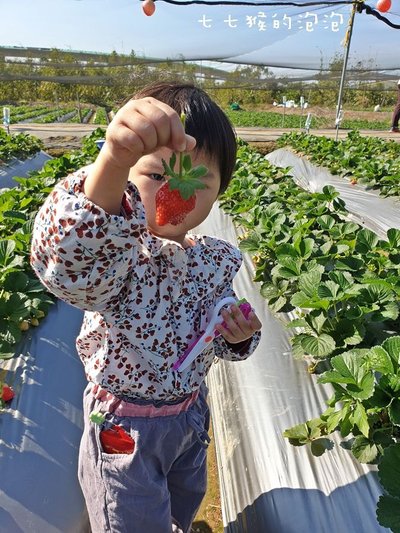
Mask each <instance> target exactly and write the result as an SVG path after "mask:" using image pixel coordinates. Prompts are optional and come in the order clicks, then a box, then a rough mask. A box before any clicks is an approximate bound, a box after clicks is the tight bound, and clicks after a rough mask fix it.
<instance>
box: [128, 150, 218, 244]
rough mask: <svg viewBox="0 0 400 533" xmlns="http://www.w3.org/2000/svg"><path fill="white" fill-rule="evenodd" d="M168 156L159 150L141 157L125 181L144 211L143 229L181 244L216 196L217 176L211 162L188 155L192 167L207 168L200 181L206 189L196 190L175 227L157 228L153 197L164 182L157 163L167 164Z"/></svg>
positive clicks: (160, 166) (165, 151) (161, 169)
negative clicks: (193, 202) (192, 202)
mask: <svg viewBox="0 0 400 533" xmlns="http://www.w3.org/2000/svg"><path fill="white" fill-rule="evenodd" d="M171 155H172V152H171V150H169V149H167V148H162V149H160V150H157V151H156V152H154V153H153V154H150V155H145V156H143V157H141V158H140V159H139V161H138V162H137V163H136V165H134V166H133V167H132V168H131V171H130V173H129V180H130V181H132V182H133V183H134V184H135V185H136V187H137V188H138V190H139V193H140V197H141V199H142V202H143V205H144V208H145V211H146V220H147V227H148V229H149V231H150V232H151V233H153V234H154V235H157V236H158V237H164V238H166V239H170V240H173V241H176V242H179V243H181V244H183V243H184V239H185V235H186V233H187V232H188V231H189V230H191V229H193V228H194V227H196V226H198V225H199V224H200V223H201V222H203V221H204V220H205V218H206V217H207V215H208V214H209V212H210V210H211V208H212V206H213V203H214V202H215V200H216V199H217V196H218V191H219V188H220V183H221V177H220V173H219V168H218V165H217V164H216V162H215V161H213V160H212V159H210V158H209V157H207V156H206V155H205V154H204V153H203V152H199V153H195V152H191V154H190V155H191V158H192V165H193V166H197V165H205V166H206V167H207V168H208V174H206V176H204V177H202V178H201V180H202V181H203V183H205V185H206V187H205V188H204V189H197V190H196V206H195V208H194V209H193V210H192V211H191V212H190V213H188V214H187V215H186V216H185V218H184V220H183V221H182V223H180V224H178V225H177V226H174V225H172V224H166V225H165V226H158V225H157V224H156V201H155V197H156V193H157V191H158V189H159V188H160V187H161V186H162V185H163V184H164V183H165V178H164V177H163V173H164V169H163V165H162V161H161V160H162V159H164V160H165V161H166V162H167V163H169V159H170V157H171ZM177 159H178V158H177ZM177 169H178V161H177V162H176V165H175V170H177ZM167 179H168V178H167Z"/></svg>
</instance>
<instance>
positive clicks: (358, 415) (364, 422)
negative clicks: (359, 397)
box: [353, 402, 370, 438]
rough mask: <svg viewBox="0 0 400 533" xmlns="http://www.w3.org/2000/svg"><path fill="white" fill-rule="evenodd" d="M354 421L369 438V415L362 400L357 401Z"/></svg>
mask: <svg viewBox="0 0 400 533" xmlns="http://www.w3.org/2000/svg"><path fill="white" fill-rule="evenodd" d="M353 422H354V424H355V425H356V426H357V427H358V429H359V430H360V431H361V433H362V434H363V435H364V437H367V438H368V436H369V430H370V427H369V423H368V417H367V413H366V411H365V408H364V406H363V405H362V403H360V402H357V405H356V408H355V409H354V412H353Z"/></svg>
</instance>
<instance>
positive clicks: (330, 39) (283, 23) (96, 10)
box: [0, 0, 400, 68]
mask: <svg viewBox="0 0 400 533" xmlns="http://www.w3.org/2000/svg"><path fill="white" fill-rule="evenodd" d="M392 2H393V8H392V11H393V13H392V19H393V22H395V23H397V24H398V23H400V17H399V16H398V14H396V12H397V13H398V12H399V11H400V0H392ZM370 5H371V6H372V7H374V5H375V2H371V3H370ZM307 9H308V11H307ZM349 12H350V8H349V6H327V7H324V8H321V7H315V8H310V7H309V8H304V9H299V8H291V7H289V6H284V7H272V6H271V7H268V8H266V7H261V6H255V7H250V6H241V7H238V6H183V5H181V6H174V5H171V4H167V3H165V2H162V1H158V2H156V13H155V15H153V16H152V17H146V16H145V15H144V14H143V13H142V9H141V2H140V1H139V0H0V20H1V21H2V29H1V32H0V45H7V46H8V45H14V46H42V47H57V48H61V49H72V50H90V51H99V52H102V51H105V52H110V51H112V50H116V51H117V52H121V53H130V51H131V50H134V51H135V53H136V54H137V55H139V56H147V57H159V58H175V59H176V58H180V57H181V58H186V59H203V60H206V59H208V60H212V59H216V58H225V59H227V60H228V59H232V58H235V60H237V61H243V62H256V63H265V64H269V65H274V66H282V65H283V66H288V65H290V66H294V67H297V68H306V67H311V68H318V67H319V65H320V63H321V61H324V62H325V63H327V62H329V58H330V57H331V56H332V55H333V53H334V52H335V51H336V52H340V51H342V50H343V48H342V47H341V41H342V40H343V37H344V34H345V31H346V26H347V21H348V18H349ZM315 17H317V18H315ZM316 20H317V23H315V21H316ZM289 26H290V27H289ZM350 50H351V59H352V60H354V61H356V60H362V61H370V62H371V63H373V64H375V65H378V66H380V67H381V68H386V67H398V68H400V30H395V29H391V28H389V27H388V26H386V25H385V24H383V23H382V22H380V21H378V20H376V19H375V18H374V17H371V16H367V15H365V14H364V13H363V14H357V16H356V22H355V26H354V33H353V40H352V45H351V48H350Z"/></svg>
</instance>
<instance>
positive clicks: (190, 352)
mask: <svg viewBox="0 0 400 533" xmlns="http://www.w3.org/2000/svg"><path fill="white" fill-rule="evenodd" d="M230 304H236V305H238V306H239V309H240V310H241V311H242V313H243V315H244V316H245V318H248V316H249V314H250V311H251V310H252V307H251V305H250V304H249V303H248V302H247V301H246V300H245V299H242V300H239V301H238V300H235V298H232V297H231V296H228V297H226V298H223V299H222V300H221V301H220V302H218V303H217V305H216V306H215V308H214V311H213V314H212V316H211V320H210V323H209V324H208V326H207V329H206V330H205V332H204V333H203V334H202V335H201V337H199V338H198V339H196V340H195V341H193V342H192V343H191V344H189V346H188V347H187V348H186V350H185V351H184V353H183V355H181V357H180V358H179V359H178V361H176V363H174V364H173V366H172V368H173V370H179V371H182V370H185V368H187V367H188V366H189V365H190V364H191V363H192V362H193V361H194V360H195V359H196V357H197V356H198V355H200V354H201V352H202V351H203V350H204V349H205V348H207V346H208V345H209V344H211V343H212V341H213V340H214V339H215V338H216V337H218V336H219V335H221V334H220V332H219V331H217V330H216V329H215V326H216V325H217V324H222V323H223V322H224V319H223V318H222V317H221V316H219V312H220V311H221V309H222V308H223V307H225V306H227V305H230Z"/></svg>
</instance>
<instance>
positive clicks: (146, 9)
mask: <svg viewBox="0 0 400 533" xmlns="http://www.w3.org/2000/svg"><path fill="white" fill-rule="evenodd" d="M142 9H143V13H144V14H145V15H147V16H148V17H151V15H154V11H155V10H156V6H155V5H154V2H153V0H144V1H143V3H142Z"/></svg>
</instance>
